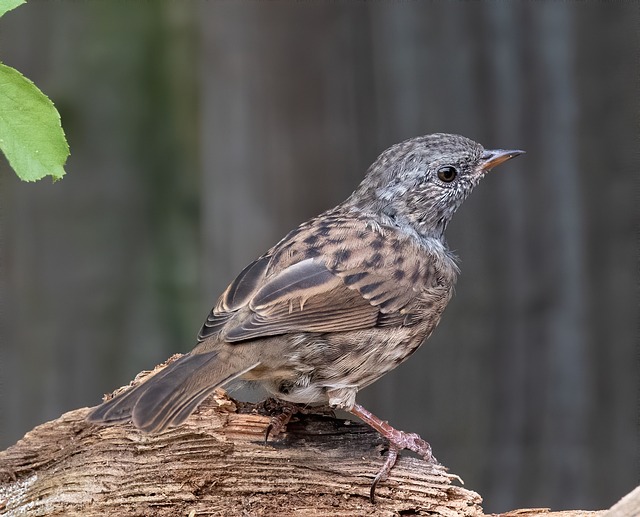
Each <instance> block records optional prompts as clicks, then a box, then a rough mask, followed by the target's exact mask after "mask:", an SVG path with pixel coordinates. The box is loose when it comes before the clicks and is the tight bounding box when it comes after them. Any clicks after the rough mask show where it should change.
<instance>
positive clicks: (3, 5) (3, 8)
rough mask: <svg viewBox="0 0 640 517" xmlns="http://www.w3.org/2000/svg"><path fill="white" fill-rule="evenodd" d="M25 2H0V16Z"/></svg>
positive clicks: (1, 0) (3, 0)
mask: <svg viewBox="0 0 640 517" xmlns="http://www.w3.org/2000/svg"><path fill="white" fill-rule="evenodd" d="M26 3H27V2H26V0H0V16H2V15H3V14H4V13H6V12H7V11H11V10H12V9H15V8H16V7H18V6H19V5H22V4H26Z"/></svg>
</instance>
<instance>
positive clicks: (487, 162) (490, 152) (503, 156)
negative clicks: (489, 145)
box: [480, 149, 525, 172]
mask: <svg viewBox="0 0 640 517" xmlns="http://www.w3.org/2000/svg"><path fill="white" fill-rule="evenodd" d="M524 153H525V152H524V151H518V150H514V151H507V150H504V149H485V151H484V153H482V161H481V162H480V168H481V169H482V170H483V171H484V172H488V171H490V170H491V169H493V168H494V167H495V166H497V165H500V164H501V163H504V162H506V161H507V160H511V158H515V157H516V156H519V155H521V154H524Z"/></svg>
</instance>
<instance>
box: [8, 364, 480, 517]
mask: <svg viewBox="0 0 640 517" xmlns="http://www.w3.org/2000/svg"><path fill="white" fill-rule="evenodd" d="M139 377H140V376H139ZM140 380H141V379H140V378H138V379H137V381H136V382H139V381H140ZM88 411H89V409H88V408H82V409H77V410H75V411H71V412H69V413H66V414H64V415H62V416H61V417H60V418H59V419H57V420H54V421H52V422H47V423H45V424H43V425H41V426H39V427H36V428H35V429H34V430H32V431H30V432H29V433H27V434H26V435H25V436H24V438H23V439H22V440H20V441H19V442H18V443H16V444H15V445H14V446H12V447H10V448H9V449H7V450H6V451H4V452H2V453H0V465H1V467H0V515H83V516H86V517H90V516H94V515H95V516H100V517H105V516H111V515H114V516H115V515H119V516H121V515H141V516H142V515H144V516H146V515H154V516H164V515H172V516H174V515H185V516H195V515H346V516H349V515H364V514H373V515H400V514H405V515H406V514H410V515H413V514H436V515H447V516H454V515H465V516H479V515H482V508H481V507H480V503H481V498H480V496H479V495H478V494H477V493H475V492H473V491H471V490H467V489H465V488H462V487H460V486H458V485H457V484H454V481H456V480H457V479H459V478H457V476H455V475H451V474H449V473H447V472H446V470H445V469H444V468H443V467H434V466H432V465H430V464H428V463H426V462H424V461H422V460H418V459H414V458H408V457H405V458H401V459H400V461H399V462H398V464H397V466H396V468H394V470H393V472H392V476H391V478H390V479H389V480H388V481H386V482H384V483H381V484H380V485H379V486H378V489H377V492H376V504H375V505H372V504H371V503H370V502H369V499H368V497H369V488H370V485H371V481H372V479H373V477H374V476H375V474H376V473H377V471H378V469H379V468H380V467H381V465H382V461H383V457H382V453H383V450H384V441H383V439H382V438H381V437H380V436H379V435H378V434H377V433H376V432H375V431H373V430H371V429H369V428H368V427H367V426H364V425H362V424H357V423H354V422H350V421H347V420H341V419H337V418H334V417H333V416H332V415H330V414H327V413H323V412H320V413H314V414H310V415H299V416H296V417H294V419H293V420H292V421H291V422H290V423H289V424H288V426H287V429H286V432H285V433H283V434H281V435H280V436H278V437H274V438H270V440H269V442H268V443H267V444H265V443H264V433H265V429H266V427H267V426H268V424H269V416H268V414H267V411H266V408H265V405H264V404H258V405H255V404H247V403H240V402H236V401H234V400H232V399H231V398H229V397H227V395H226V393H224V392H223V391H220V392H218V393H216V395H215V396H214V397H212V398H210V399H209V400H208V401H207V402H205V403H204V404H203V405H202V406H201V407H200V409H199V410H198V411H197V412H196V413H195V414H194V415H193V416H192V417H191V418H189V419H188V421H187V422H186V423H185V425H183V426H180V427H178V428H175V429H172V430H170V431H168V432H165V433H162V434H159V435H144V434H142V433H140V432H139V431H138V430H136V429H135V428H133V427H132V426H131V424H126V425H114V426H97V425H93V424H88V423H86V422H85V417H86V415H87V413H88Z"/></svg>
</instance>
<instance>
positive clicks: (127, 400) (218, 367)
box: [87, 351, 257, 433]
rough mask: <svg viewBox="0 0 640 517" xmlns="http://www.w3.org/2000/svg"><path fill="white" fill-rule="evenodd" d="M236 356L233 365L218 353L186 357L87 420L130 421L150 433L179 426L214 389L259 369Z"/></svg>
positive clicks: (114, 400)
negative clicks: (221, 359)
mask: <svg viewBox="0 0 640 517" xmlns="http://www.w3.org/2000/svg"><path fill="white" fill-rule="evenodd" d="M234 356H235V357H234V359H236V360H234V361H231V362H232V363H235V364H233V365H232V364H229V362H225V361H220V357H219V353H218V352H217V351H215V352H206V353H200V354H190V355H185V356H183V357H181V358H180V359H178V360H177V361H175V362H173V363H171V364H170V365H169V366H167V367H166V368H165V369H164V370H162V371H161V372H158V373H157V374H156V375H154V376H153V377H151V378H150V379H148V380H147V381H145V382H144V383H142V384H140V385H139V386H136V387H135V388H133V389H131V390H129V391H127V392H125V393H123V394H121V395H119V396H116V397H114V398H113V399H111V400H108V401H107V402H105V403H103V404H102V405H100V406H98V407H97V408H96V409H95V410H94V411H93V412H92V413H91V414H90V415H89V416H88V417H87V418H88V420H89V421H91V422H102V423H115V422H121V421H124V420H128V419H131V420H132V421H133V424H134V425H135V426H136V427H137V428H139V429H141V430H142V431H144V432H148V433H152V432H160V431H163V430H165V429H166V428H167V427H169V426H175V425H179V424H181V423H182V422H184V421H185V420H186V419H187V417H188V416H189V415H190V414H191V413H193V411H195V409H196V408H197V407H198V405H199V404H200V403H201V402H202V401H203V400H204V399H205V398H207V396H208V395H210V394H211V392H212V391H213V390H214V389H215V388H217V387H218V386H221V385H223V384H225V383H227V382H229V381H230V380H232V379H235V378H236V377H239V376H240V375H242V374H243V373H245V372H247V371H249V370H251V369H252V368H254V367H255V366H256V365H257V363H250V364H248V365H247V364H246V363H245V364H242V357H241V356H240V354H237V353H236V354H234ZM238 359H239V360H240V361H238ZM233 366H235V368H234V367H233Z"/></svg>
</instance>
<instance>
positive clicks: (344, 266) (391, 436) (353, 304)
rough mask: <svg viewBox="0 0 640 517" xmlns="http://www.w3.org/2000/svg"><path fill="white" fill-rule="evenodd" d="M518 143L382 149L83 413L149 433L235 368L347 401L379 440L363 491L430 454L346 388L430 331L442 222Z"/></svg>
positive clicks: (451, 271) (439, 138)
mask: <svg viewBox="0 0 640 517" xmlns="http://www.w3.org/2000/svg"><path fill="white" fill-rule="evenodd" d="M522 153H523V151H505V150H485V149H484V148H483V147H482V146H481V145H480V144H477V143H475V142H473V141H471V140H469V139H467V138H464V137H462V136H458V135H449V134H432V135H426V136H421V137H417V138H412V139H410V140H406V141H405V142H401V143H399V144H396V145H394V146H392V147H390V148H389V149H387V150H386V151H384V152H383V153H382V154H381V155H380V156H379V157H378V159H377V160H376V161H375V163H374V164H373V165H372V166H371V167H370V168H369V171H368V172H367V175H366V177H365V179H364V180H363V181H362V183H361V184H360V186H359V187H358V188H357V189H356V191H355V192H354V193H353V194H352V195H351V196H350V197H349V198H348V199H347V200H346V201H344V202H343V203H341V204H340V205H338V206H337V207H335V208H333V209H331V210H328V211H326V212H324V213H323V214H321V215H319V216H317V217H315V218H313V219H311V220H309V221H307V222H305V223H303V224H301V225H300V226H298V228H296V229H295V230H293V231H291V232H289V234H288V235H287V236H286V237H285V238H284V239H282V240H281V241H280V242H279V243H277V244H276V245H275V246H274V247H273V248H271V249H270V250H269V251H267V252H266V253H265V254H264V255H262V256H261V257H260V258H259V259H257V260H256V261H255V262H253V263H251V264H249V265H248V266H247V267H246V268H245V269H244V270H242V272H241V273H240V274H239V275H238V277H237V278H236V279H235V280H234V281H233V282H232V283H231V285H229V287H227V289H226V291H225V292H224V293H223V294H222V296H221V297H220V298H219V300H218V303H217V304H216V306H215V307H214V308H213V310H212V311H211V313H210V314H209V316H208V317H207V320H206V321H205V323H204V326H203V327H202V329H201V330H200V333H199V335H198V341H199V344H198V345H197V346H196V347H195V348H194V350H193V351H192V352H190V353H189V354H187V355H185V356H183V357H181V358H180V359H178V360H177V361H175V362H173V363H172V364H170V365H169V366H168V367H166V368H165V369H164V370H161V371H160V372H158V373H157V374H156V375H154V376H153V377H151V378H149V379H148V380H147V381H146V382H144V383H142V384H140V385H138V386H137V387H135V388H133V389H130V390H128V391H127V392H125V393H122V394H121V395H119V396H117V397H115V398H113V399H111V400H109V401H107V402H105V403H103V404H102V405H100V406H98V407H97V408H96V409H95V410H93V412H92V413H91V414H90V416H89V417H88V418H89V420H90V421H92V422H106V423H111V422H119V421H123V420H128V419H131V420H132V421H133V424H134V425H135V426H136V427H137V428H139V429H141V430H142V431H145V432H159V431H162V430H164V429H166V428H167V427H170V426H177V425H180V424H181V423H182V422H184V421H185V420H186V418H187V417H188V416H189V415H190V414H191V413H192V412H193V411H194V410H195V409H196V408H197V407H198V405H199V404H200V403H201V402H202V401H203V400H204V399H205V398H207V396H209V395H210V394H211V392H212V391H213V390H214V388H216V387H218V386H221V385H223V384H225V383H227V382H229V381H231V380H233V379H236V378H242V379H245V380H250V381H257V382H259V383H261V384H262V385H263V386H264V387H265V388H266V389H267V390H268V391H269V392H270V393H272V394H273V395H274V396H275V397H277V398H279V399H282V400H285V401H289V402H294V403H303V404H314V403H329V405H331V406H333V407H335V408H340V409H344V410H346V411H349V412H351V413H352V414H354V415H356V416H358V417H359V418H360V419H362V420H363V421H364V422H366V423H367V424H369V425H370V426H371V427H373V428H374V429H376V430H377V431H378V432H380V433H381V434H382V435H383V436H384V437H386V438H387V439H388V440H389V453H388V456H387V459H386V461H385V464H384V466H383V467H382V469H381V470H380V472H379V473H378V475H377V476H376V478H375V479H374V482H373V484H372V487H371V498H372V500H373V495H374V491H375V487H376V485H377V483H378V482H379V481H381V480H384V479H386V477H387V476H388V474H389V472H390V471H391V469H392V468H393V466H394V464H395V462H396V459H397V456H398V451H399V450H401V449H410V450H412V451H414V452H416V453H418V454H419V455H421V456H422V457H424V458H425V459H427V460H428V461H433V462H435V458H433V455H432V454H431V446H430V445H429V444H428V443H427V442H425V441H424V440H422V439H421V438H420V437H419V436H418V435H417V434H414V433H411V434H409V433H405V432H403V431H399V430H396V429H394V428H393V427H391V426H390V425H389V424H388V423H386V422H384V421H382V420H380V419H379V418H377V417H376V416H374V415H372V414H371V413H369V412H368V411H367V410H366V409H364V408H363V407H362V406H360V405H359V404H357V403H356V400H355V399H356V394H357V393H358V390H360V389H361V388H363V387H365V386H367V385H369V384H371V383H372V382H374V381H375V380H376V379H378V378H380V377H381V376H382V375H384V374H385V373H387V372H388V371H390V370H392V369H393V368H395V367H396V366H398V365H399V364H400V363H401V362H402V361H404V360H405V359H406V358H407V357H409V356H410V355H411V354H412V353H413V352H415V350H416V349H417V348H418V347H419V346H420V344H421V343H422V342H423V341H424V340H425V339H426V338H428V337H429V335H430V334H431V333H432V332H433V330H434V328H435V327H436V325H437V324H438V321H439V320H440V315H441V314H442V311H443V310H444V308H445V306H446V305H447V303H448V302H449V300H450V298H451V296H452V293H453V286H454V284H455V281H456V276H457V273H458V268H457V265H456V262H455V258H454V257H453V255H452V254H451V253H450V252H449V251H448V250H447V246H446V243H445V241H444V231H445V229H446V227H447V223H448V222H449V221H450V220H451V217H452V216H453V214H454V212H455V211H456V210H457V209H458V207H459V206H460V205H461V204H462V202H463V201H464V200H465V198H466V197H467V196H468V195H469V194H470V192H471V190H472V189H473V187H475V186H476V185H477V183H478V182H479V181H480V179H481V178H482V177H483V176H484V175H485V174H486V173H487V171H489V170H490V169H492V168H493V167H495V166H496V165H499V164H500V163H502V162H504V161H506V160H509V159H510V158H513V157H514V156H517V155H519V154H522ZM285 423H286V417H285V418H283V419H282V420H281V421H280V424H282V425H283V424H285Z"/></svg>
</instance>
